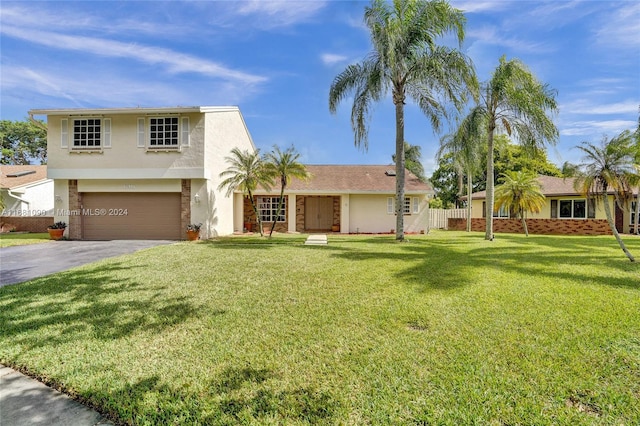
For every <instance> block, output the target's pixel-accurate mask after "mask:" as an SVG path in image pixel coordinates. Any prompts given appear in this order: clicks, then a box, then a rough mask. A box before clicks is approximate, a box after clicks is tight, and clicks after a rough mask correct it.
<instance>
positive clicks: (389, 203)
mask: <svg viewBox="0 0 640 426" xmlns="http://www.w3.org/2000/svg"><path fill="white" fill-rule="evenodd" d="M393 213H394V211H393V197H388V198H387V214H393Z"/></svg>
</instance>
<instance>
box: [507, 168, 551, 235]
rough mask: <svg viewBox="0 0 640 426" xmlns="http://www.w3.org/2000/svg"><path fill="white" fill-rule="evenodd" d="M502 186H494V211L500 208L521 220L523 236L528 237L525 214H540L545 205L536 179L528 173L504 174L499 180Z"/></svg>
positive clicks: (522, 171)
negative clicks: (514, 214)
mask: <svg viewBox="0 0 640 426" xmlns="http://www.w3.org/2000/svg"><path fill="white" fill-rule="evenodd" d="M501 182H502V184H500V185H498V186H496V190H495V196H496V203H495V204H496V210H499V209H500V208H502V207H505V208H507V209H509V211H512V212H515V213H516V218H519V219H520V220H522V228H523V229H524V234H525V235H526V236H527V237H528V236H529V230H528V229H527V220H526V219H527V213H528V212H532V213H540V211H542V207H544V205H545V196H544V194H543V193H542V187H541V186H540V182H538V177H537V176H536V175H534V174H533V173H530V172H528V171H524V170H521V171H518V172H506V173H504V174H503V175H502V178H501Z"/></svg>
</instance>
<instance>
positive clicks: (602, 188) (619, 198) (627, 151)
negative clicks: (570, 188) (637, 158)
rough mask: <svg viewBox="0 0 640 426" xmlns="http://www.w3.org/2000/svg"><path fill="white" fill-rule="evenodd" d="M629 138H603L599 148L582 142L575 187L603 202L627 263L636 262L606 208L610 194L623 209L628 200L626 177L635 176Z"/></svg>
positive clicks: (622, 136) (628, 132) (624, 133)
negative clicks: (581, 159)
mask: <svg viewBox="0 0 640 426" xmlns="http://www.w3.org/2000/svg"><path fill="white" fill-rule="evenodd" d="M632 139H633V137H632V133H631V132H630V131H628V130H625V131H624V132H622V133H620V134H619V135H618V136H616V137H615V138H613V139H610V140H607V138H604V139H603V140H602V143H601V144H600V145H599V146H598V145H595V144H593V143H590V142H582V143H581V144H580V145H579V146H578V147H577V148H578V149H579V150H581V151H582V153H583V162H582V163H581V164H580V171H579V173H578V174H577V177H576V180H575V186H576V189H577V190H579V191H580V192H581V193H583V194H585V195H586V196H587V197H593V198H595V199H600V200H602V204H603V206H604V212H605V214H606V216H607V222H608V223H609V227H610V228H611V232H612V233H613V235H614V236H615V238H616V241H618V244H619V245H620V248H621V249H622V251H623V252H624V254H625V255H626V256H627V257H628V258H629V260H630V261H632V262H635V259H634V257H633V256H632V255H631V253H630V252H629V250H627V247H626V246H625V244H624V242H623V241H622V238H620V234H619V233H618V230H617V229H616V225H615V223H614V221H613V217H612V214H611V206H610V205H609V195H610V193H613V195H614V199H615V203H616V204H618V206H619V207H620V208H622V209H623V210H624V209H625V205H626V204H627V202H628V200H629V198H630V195H631V186H630V183H629V176H630V175H632V174H633V173H634V170H633V164H634V161H633V152H632V144H633V140H632Z"/></svg>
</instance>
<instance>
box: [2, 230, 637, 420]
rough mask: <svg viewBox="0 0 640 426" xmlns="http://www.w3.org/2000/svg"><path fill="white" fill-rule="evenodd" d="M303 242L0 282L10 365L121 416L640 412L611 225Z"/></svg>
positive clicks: (469, 416) (201, 248)
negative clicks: (550, 232) (605, 229)
mask: <svg viewBox="0 0 640 426" xmlns="http://www.w3.org/2000/svg"><path fill="white" fill-rule="evenodd" d="M304 238H305V236H304V235H296V236H288V235H287V236H277V237H275V238H274V239H273V240H266V239H260V238H259V237H253V238H246V237H233V238H225V239H220V240H217V241H212V242H199V243H178V244H175V245H171V246H162V247H157V248H154V249H149V250H145V251H142V252H138V253H136V254H133V255H128V256H123V257H119V258H115V259H110V260H106V261H103V262H100V263H95V264H93V265H89V266H86V267H83V268H77V269H74V270H72V271H68V272H64V273H59V274H55V275H52V276H50V277H47V278H42V279H37V280H34V281H31V282H28V283H24V284H20V285H14V286H7V287H3V288H0V327H1V331H0V362H1V363H4V364H6V365H10V366H12V367H14V368H17V369H19V370H21V371H24V372H27V373H29V374H31V375H33V376H36V377H38V378H40V379H41V380H43V381H44V382H46V383H48V384H50V385H52V386H55V387H57V388H59V389H62V390H64V391H65V392H67V393H69V394H70V395H73V396H74V397H76V398H78V399H80V400H82V401H84V402H87V403H89V404H91V405H93V406H95V407H97V408H98V409H99V410H100V411H102V412H103V413H107V414H108V415H109V416H111V418H113V419H115V420H117V421H118V422H121V423H124V424H213V425H232V424H293V425H296V424H354V425H361V424H376V425H377V424H394V425H395V424H429V425H430V424H445V425H470V424H478V425H516V424H521V425H533V424H535V425H622V424H625V425H631V424H639V423H640V266H638V264H633V263H631V262H629V261H628V260H626V258H625V257H624V255H623V253H622V252H621V251H620V250H619V248H618V247H617V245H616V242H615V240H614V239H613V237H553V236H530V237H529V238H525V237H524V236H521V235H502V234H500V235H498V236H497V238H496V240H495V241H493V242H487V241H484V239H483V236H482V235H481V234H466V233H462V232H460V233H458V232H436V233H433V234H431V235H426V236H416V237H411V238H410V241H409V242H408V243H395V242H394V241H393V237H392V236H378V237H374V236H357V237H355V236H344V237H339V236H333V235H332V236H330V237H329V245H327V246H304V245H303V244H302V243H303V241H304ZM625 241H626V243H627V244H628V246H629V249H630V250H631V251H632V252H633V253H635V254H636V255H640V238H638V237H630V236H627V237H626V238H625Z"/></svg>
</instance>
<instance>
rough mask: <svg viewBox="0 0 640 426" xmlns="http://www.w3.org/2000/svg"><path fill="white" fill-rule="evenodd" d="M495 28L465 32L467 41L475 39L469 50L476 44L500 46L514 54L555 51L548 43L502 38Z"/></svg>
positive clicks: (486, 27)
mask: <svg viewBox="0 0 640 426" xmlns="http://www.w3.org/2000/svg"><path fill="white" fill-rule="evenodd" d="M502 34H504V33H503V32H500V31H499V30H498V29H497V28H496V27H490V26H484V27H482V28H478V29H472V30H469V31H467V38H468V39H475V40H474V41H473V43H472V44H471V47H470V49H472V48H473V47H474V45H476V44H477V43H481V44H485V45H493V46H502V47H506V48H509V49H513V50H514V51H516V52H528V53H550V52H553V51H555V50H556V47H555V46H553V45H552V44H550V43H549V42H548V41H539V42H532V41H526V40H521V39H517V38H515V37H504V36H503V35H502Z"/></svg>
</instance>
